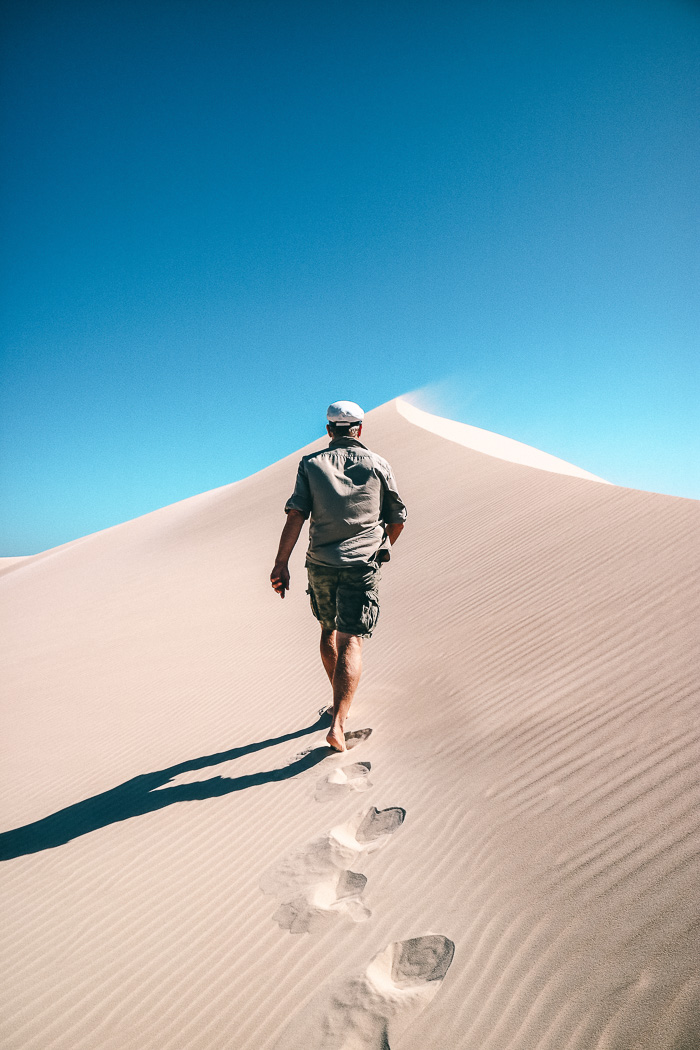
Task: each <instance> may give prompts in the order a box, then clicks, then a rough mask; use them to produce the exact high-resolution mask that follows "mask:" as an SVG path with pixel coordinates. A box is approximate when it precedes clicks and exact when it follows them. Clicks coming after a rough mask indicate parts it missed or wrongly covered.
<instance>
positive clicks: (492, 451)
mask: <svg viewBox="0 0 700 1050" xmlns="http://www.w3.org/2000/svg"><path fill="white" fill-rule="evenodd" d="M396 409H397V411H398V412H400V413H401V415H402V416H403V417H404V419H407V420H408V421H409V422H410V423H415V425H416V426H418V427H423V429H424V430H429V431H430V433H431V434H438V435H439V436H440V437H443V438H446V439H447V440H448V441H454V442H455V443H456V444H458V445H464V446H465V448H472V449H474V451H475V452H483V453H484V455H486V456H494V457H495V458H496V459H504V460H507V461H508V462H509V463H520V464H521V465H522V466H525V467H537V469H538V470H550V471H553V472H554V473H555V474H568V475H570V476H571V477H574V478H587V479H588V481H599V482H601V484H603V485H610V484H611V483H610V482H609V481H606V480H605V479H604V478H599V477H597V476H596V475H595V474H591V473H589V471H587V470H583V469H582V468H581V467H576V466H574V464H573V463H567V462H566V460H564V459H559V458H558V457H557V456H551V455H550V454H549V452H541V451H540V449H538V448H533V446H532V445H525V444H523V442H522V441H516V440H515V439H514V438H509V437H504V436H503V435H502V434H494V433H492V431H490V430H482V429H481V427H473V426H471V424H469V423H458V422H457V421H456V420H454V419H446V418H444V417H443V416H436V415H433V414H432V413H431V412H426V411H424V410H423V409H422V408H417V407H416V405H412V404H411V403H410V401H406V400H405V399H404V398H397V399H396Z"/></svg>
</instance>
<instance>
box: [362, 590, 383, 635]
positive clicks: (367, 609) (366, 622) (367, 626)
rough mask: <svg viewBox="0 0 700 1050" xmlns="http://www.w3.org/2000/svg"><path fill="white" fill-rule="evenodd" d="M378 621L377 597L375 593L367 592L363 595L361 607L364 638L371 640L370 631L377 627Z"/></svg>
mask: <svg viewBox="0 0 700 1050" xmlns="http://www.w3.org/2000/svg"><path fill="white" fill-rule="evenodd" d="M378 619H379V595H378V594H377V592H376V591H367V592H366V594H365V600H364V604H363V606H362V616H361V620H362V626H363V628H364V631H365V636H366V637H367V638H371V636H372V631H373V630H374V628H375V627H376V626H377V620H378Z"/></svg>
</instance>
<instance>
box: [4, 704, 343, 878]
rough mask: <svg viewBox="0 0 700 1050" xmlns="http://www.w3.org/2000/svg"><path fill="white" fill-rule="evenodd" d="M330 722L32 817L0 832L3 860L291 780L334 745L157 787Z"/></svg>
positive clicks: (325, 716)
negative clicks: (257, 767) (258, 768)
mask: <svg viewBox="0 0 700 1050" xmlns="http://www.w3.org/2000/svg"><path fill="white" fill-rule="evenodd" d="M329 725H330V718H329V716H328V714H327V713H326V712H324V713H323V714H321V715H320V716H319V718H318V719H317V721H316V722H314V724H313V725H310V726H307V727H306V728H305V729H298V730H297V731H296V732H294V733H286V734H285V735H284V736H277V737H271V738H270V739H269V740H261V741H259V742H258V743H256V744H247V745H246V746H245V747H233V748H231V749H230V750H229V751H220V752H219V753H218V754H216V755H203V756H202V757H201V758H193V759H190V760H189V761H186V762H179V763H178V764H177V765H175V766H169V767H168V768H167V769H161V770H159V771H158V772H156V773H143V774H141V776H138V777H134V778H133V779H132V780H127V781H126V783H124V784H120V785H119V787H115V788H111V789H110V790H109V791H103V792H102V794H100V795H94V796H93V797H92V798H88V799H85V800H84V801H83V802H76V803H75V805H73V806H67V807H66V808H65V809H60V810H59V811H58V812H57V813H52V814H51V815H50V816H48V817H43V818H42V819H41V820H36V821H34V823H33V824H25V826H24V827H21V828H15V829H14V830H13V831H6V832H4V833H2V834H0V860H12V859H13V858H14V857H22V856H24V855H25V854H27V853H38V852H40V851H41V850H44V849H53V848H54V847H55V846H62V845H63V844H64V843H66V842H70V840H71V839H74V838H77V837H78V836H79V835H87V834H88V832H90V831H96V830H97V828H104V827H106V825H107V824H115V823H117V822H118V821H120V820H128V819H129V817H138V816H140V815H141V814H142V813H153V812H154V810H157V809H164V808H165V806H171V805H173V803H175V802H190V801H192V800H196V799H206V798H216V797H217V796H219V795H228V794H229V793H230V792H231V791H243V790H245V788H249V787H256V786H257V785H258V784H271V783H273V782H275V781H278V780H289V779H290V778H291V777H295V776H297V775H298V774H299V773H303V772H304V770H306V769H311V767H312V766H315V765H317V764H318V763H319V762H321V761H322V760H323V759H324V758H326V757H327V756H328V755H329V754H331V753H332V751H331V748H329V747H315V748H313V749H312V750H311V751H309V753H308V754H306V755H303V756H302V757H301V758H299V759H297V760H296V761H295V762H292V763H291V764H290V765H287V766H283V767H282V768H281V769H271V770H269V771H268V772H265V773H250V774H248V775H247V776H242V777H233V778H231V777H222V776H215V777H211V778H210V779H207V780H199V781H197V782H196V783H195V784H174V785H173V786H172V787H166V788H164V789H163V790H162V791H158V790H156V789H157V788H161V787H163V785H165V784H167V783H168V781H169V780H172V779H173V777H176V776H178V775H179V774H180V773H189V772H190V771H192V770H194V769H204V768H205V767H206V766H213V765H216V764H217V763H219V762H230V761H231V760H232V759H235V758H241V757H242V756H243V755H250V754H252V753H253V752H254V751H263V750H264V749H265V748H268V747H274V746H275V744H282V743H284V742H285V741H287V740H296V739H298V738H299V737H302V736H306V735H307V734H308V733H315V732H317V731H318V730H320V729H325V728H327V727H328V726H329Z"/></svg>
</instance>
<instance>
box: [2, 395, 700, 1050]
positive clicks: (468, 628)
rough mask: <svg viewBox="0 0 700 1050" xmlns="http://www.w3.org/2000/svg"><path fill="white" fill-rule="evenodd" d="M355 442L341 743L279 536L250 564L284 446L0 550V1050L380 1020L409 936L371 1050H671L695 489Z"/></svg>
mask: <svg viewBox="0 0 700 1050" xmlns="http://www.w3.org/2000/svg"><path fill="white" fill-rule="evenodd" d="M364 436H365V438H366V440H367V443H368V445H370V447H372V448H374V449H375V450H376V451H377V452H379V453H381V454H383V455H385V456H386V457H387V458H388V459H389V460H390V461H391V463H392V465H393V467H394V470H395V473H396V475H397V479H398V482H399V488H400V490H401V492H402V495H403V496H404V498H405V500H406V503H407V505H408V508H409V522H408V525H407V528H406V531H405V533H404V535H403V536H402V538H401V540H400V544H399V545H398V546H397V548H396V551H395V556H394V558H393V559H392V562H391V563H390V565H389V566H388V567H387V568H386V569H385V570H384V580H383V591H382V614H381V619H380V624H379V627H378V630H377V633H376V635H375V637H374V638H373V639H372V641H371V642H369V643H368V644H367V645H366V647H365V654H366V656H365V674H364V677H363V680H362V684H361V687H360V692H359V694H358V697H357V700H356V702H355V705H354V707H353V711H352V714H351V728H352V729H353V730H360V729H365V728H368V729H369V728H371V730H372V733H371V735H367V734H364V736H363V735H362V734H360V735H359V736H358V738H357V746H356V747H354V748H353V750H352V751H351V752H349V753H348V755H347V756H342V757H327V756H326V753H325V751H324V750H323V749H322V747H321V745H322V742H323V738H324V735H325V729H324V726H323V723H322V722H319V721H318V720H317V711H318V709H319V707H321V706H322V705H323V704H324V703H325V702H326V701H327V698H328V687H327V683H326V682H325V680H324V676H323V672H322V670H321V666H320V661H318V659H317V656H316V646H317V630H316V625H315V623H314V621H313V620H312V618H311V616H310V613H309V611H308V606H307V602H308V599H307V598H306V595H305V594H304V589H305V582H304V573H303V546H304V545H305V543H302V544H300V547H299V549H298V550H297V551H296V552H295V555H294V558H293V561H292V566H291V569H292V590H291V592H290V594H289V595H288V597H287V598H286V599H285V600H284V602H281V601H280V600H279V598H277V597H276V596H275V595H274V594H273V592H272V590H271V589H270V588H269V584H268V582H267V581H268V575H269V572H270V569H271V566H272V561H273V557H274V552H275V550H276V545H277V540H278V536H279V532H280V528H281V525H282V523H283V514H282V505H283V503H284V500H285V498H286V497H287V496H288V494H289V493H290V491H291V488H292V485H293V480H294V474H295V469H296V463H297V460H298V455H296V454H295V455H294V456H292V457H289V458H288V459H286V460H282V461H281V462H280V463H277V464H275V465H273V466H272V467H270V468H268V469H267V470H264V471H262V472H261V473H259V474H257V475H254V476H252V477H250V478H248V479H246V480H244V481H241V482H238V483H236V484H234V485H231V486H227V487H224V488H222V489H218V490H215V491H213V492H210V493H206V494H204V495H202V496H197V497H194V498H193V499H190V500H186V501H184V502H182V503H180V504H176V505H174V506H172V507H167V508H164V509H163V510H161V511H157V512H155V513H154V514H150V515H147V516H145V517H143V518H140V519H137V520H135V521H132V522H128V523H126V524H124V525H120V526H117V527H115V528H113V529H108V530H106V531H104V532H102V533H97V534H95V535H94V536H91V537H86V538H84V539H82V540H78V541H75V543H72V544H67V545H64V546H63V547H61V548H58V549H57V550H56V551H53V552H46V553H45V554H42V555H38V556H37V557H36V558H31V559H26V560H24V559H23V560H21V561H19V562H17V563H16V564H15V565H14V567H13V566H8V567H7V569H8V571H6V572H5V574H4V575H3V577H2V579H1V580H0V591H1V593H2V607H3V611H4V612H3V615H4V617H5V618H6V623H5V624H4V625H3V636H4V639H5V645H4V652H5V656H4V667H3V681H4V683H5V685H4V687H3V688H4V692H5V694H6V700H5V702H4V707H5V710H6V712H7V716H6V719H5V721H6V727H5V732H4V741H5V746H6V748H7V757H6V758H5V760H4V763H3V798H4V800H5V802H4V809H3V828H4V829H7V830H8V831H10V829H17V828H24V830H23V831H20V832H15V833H14V834H8V835H6V836H4V837H3V839H2V842H3V846H4V849H5V855H6V856H9V857H11V859H8V860H6V861H5V862H4V863H3V864H2V865H0V875H1V878H2V887H3V888H2V893H3V913H4V915H5V916H6V923H5V926H6V930H5V937H4V954H5V958H4V962H3V971H4V974H5V978H6V979H5V981H4V986H5V987H4V990H3V992H2V997H3V1006H2V1017H3V1034H2V1045H3V1046H4V1047H7V1048H12V1050H15V1048H22V1050H24V1048H30V1047H31V1048H36V1050H49V1048H61V1050H88V1048H90V1050H98V1048H99V1050H127V1048H129V1050H131V1048H136V1047H138V1048H139V1050H146V1048H148V1050H175V1048H183V1050H184V1048H187V1050H189V1048H197V1050H200V1048H201V1050H218V1048H221V1050H224V1048H225V1050H233V1048H235V1050H244V1048H246V1050H247V1048H250V1050H258V1048H270V1050H271V1048H273V1047H274V1046H276V1045H277V1044H278V1043H279V1046H280V1047H285V1048H288V1047H290V1046H292V1047H293V1046H294V1045H295V1044H296V1045H299V1046H300V1047H302V1046H304V1045H306V1044H307V1043H308V1045H311V1039H310V1038H308V1039H307V1036H306V1035H305V1034H304V1032H305V1028H304V1026H305V1024H308V1025H311V1026H312V1027H313V1032H314V1033H315V1035H314V1038H316V1036H317V1035H318V1031H319V1030H320V1028H319V1026H322V1025H324V1024H325V1025H327V1026H330V1027H329V1028H328V1031H330V1030H331V1028H332V1026H333V1025H336V1027H337V1026H338V1025H339V1026H340V1029H339V1030H342V1029H343V1025H344V1024H345V1023H347V1024H350V1023H352V1024H353V1025H354V1026H355V1028H354V1031H355V1033H356V1041H355V1042H354V1043H352V1046H355V1047H365V1046H367V1047H373V1046H381V1045H382V1044H381V1042H377V1041H376V1040H377V1038H378V1036H377V1033H378V1032H379V1028H378V1027H377V1026H376V1025H375V1024H374V1022H373V1020H372V1018H373V1014H372V1011H373V1009H374V1008H375V1006H376V1004H377V1002H379V1003H380V1005H381V1004H382V1003H388V1002H389V1001H390V1000H391V1002H393V1001H394V1000H393V999H392V998H391V997H392V996H394V998H396V997H397V996H398V995H399V992H397V991H396V988H397V987H399V986H400V985H401V981H402V980H403V978H402V973H403V972H404V971H403V970H402V968H401V967H402V965H403V963H401V964H397V963H396V959H403V958H404V957H406V958H408V957H410V955H411V951H412V950H413V949H412V948H411V946H413V945H418V946H419V947H420V945H423V944H428V946H430V945H437V946H438V949H439V950H438V949H436V950H438V955H439V956H440V958H445V959H448V957H449V959H451V954H450V953H451V948H450V947H449V946H450V945H451V944H454V959H453V960H452V962H451V965H449V961H448V962H447V963H444V964H442V963H441V964H440V965H441V966H442V969H441V970H440V978H441V979H442V977H443V976H444V981H443V983H442V986H441V987H439V990H438V991H437V994H436V995H435V996H434V997H433V992H434V991H435V988H436V987H437V985H436V984H435V985H430V984H424V985H423V986H422V988H423V990H421V989H420V988H419V990H418V992H416V995H415V996H414V998H415V1002H416V1003H418V1005H419V1006H421V1008H422V1012H421V1011H418V1012H417V1013H415V1016H414V1015H413V1014H412V1015H411V1017H410V1021H411V1023H410V1024H409V1026H408V1027H407V1028H405V1029H404V1030H403V1031H399V1030H400V1028H401V1025H399V1026H398V1028H397V1029H396V1031H397V1032H399V1034H398V1036H397V1037H396V1041H395V1042H393V1040H394V1035H393V1034H391V1039H392V1045H393V1046H394V1048H395V1050H396V1047H399V1048H400V1050H425V1048H426V1047H434V1048H440V1050H442V1048H448V1047H449V1048H465V1050H467V1048H469V1050H472V1048H473V1050H506V1048H508V1050H533V1048H537V1050H563V1048H569V1050H590V1048H594V1047H595V1048H599V1050H623V1048H624V1050H627V1048H629V1050H632V1048H647V1047H648V1048H653V1050H690V1048H691V1047H694V1046H697V1045H698V1035H697V1033H698V1031H700V1010H699V1007H698V1003H699V1002H700V980H699V979H698V947H697V945H698V928H697V927H698V899H699V896H700V894H699V890H700V886H699V883H700V876H699V872H700V868H699V867H698V852H699V847H700V830H699V827H698V825H699V824H700V810H699V808H698V802H699V801H700V798H699V795H700V790H699V788H698V772H697V771H698V760H699V759H700V753H699V752H700V747H699V744H698V737H699V736H700V719H698V717H697V706H695V709H693V704H694V701H695V702H696V697H697V667H698V661H697V637H696V636H695V635H694V633H693V630H694V628H693V627H692V626H691V625H692V624H693V622H697V612H698V610H697V604H698V590H699V588H698V555H697V548H698V544H697V536H698V521H699V518H700V504H698V503H696V502H694V501H690V500H682V499H677V498H673V497H667V496H660V495H655V494H651V493H644V492H638V491H633V490H626V489H621V488H617V487H614V486H610V485H602V484H599V483H598V482H596V481H589V480H585V479H582V478H580V477H571V476H563V475H560V474H557V473H552V472H551V471H544V470H538V469H535V468H534V467H529V466H523V465H520V464H515V463H509V462H505V461H503V460H501V459H496V458H493V457H492V456H490V455H484V454H483V452H477V451H475V450H473V449H470V448H468V447H463V446H461V445H459V444H457V443H455V442H454V441H451V440H446V439H445V438H444V437H441V436H439V435H438V434H435V433H431V432H428V431H426V430H425V429H423V428H422V427H419V426H417V425H415V424H414V423H412V422H410V421H409V420H407V419H406V418H404V416H402V415H401V414H400V413H399V412H398V411H397V408H396V405H395V403H389V404H388V405H385V406H383V407H381V408H379V409H377V410H375V411H374V412H372V413H370V414H369V415H368V417H367V422H366V427H365V432H364ZM321 444H322V443H321V442H319V443H318V445H316V446H311V447H320V445H321ZM303 539H305V534H304V537H303ZM309 748H311V751H310V753H309V754H307V755H306V756H305V757H303V758H301V759H298V760H296V761H295V756H297V755H298V754H299V753H300V752H302V751H303V750H304V749H309ZM168 792H170V793H171V794H170V795H168ZM89 800H91V801H89ZM79 804H81V805H79ZM56 814H58V815H56ZM52 815H54V816H52ZM45 818H47V819H45ZM334 829H335V830H334ZM263 891H264V892H263ZM290 929H292V930H300V931H305V932H298V933H296V932H291V933H290V932H289V931H290ZM427 935H433V936H432V940H430V941H427V942H423V941H420V942H419V941H416V940H414V939H415V938H420V937H425V936H427ZM397 941H402V942H404V947H400V948H396V949H392V950H391V951H389V949H387V945H389V944H391V943H392V942H397ZM406 944H407V945H409V948H406V947H405V945H406ZM385 949H386V951H385ZM387 952H389V954H388V955H387ZM382 953H383V954H382ZM392 953H393V954H392ZM440 953H442V954H440ZM375 957H376V959H378V960H379V962H375V963H373V964H372V967H373V968H374V969H372V967H370V972H371V973H374V972H375V971H376V972H377V973H379V974H380V978H381V979H380V978H377V980H378V981H379V984H378V985H377V986H376V987H377V988H380V992H379V993H377V995H375V996H374V998H373V999H372V996H370V995H369V993H368V992H367V987H368V986H367V985H366V984H365V985H363V984H362V980H364V978H362V980H361V979H360V978H358V977H353V975H358V974H362V973H363V972H364V971H365V970H366V969H367V966H368V964H369V962H370V960H371V959H373V958H375ZM387 959H388V960H389V961H388V962H382V960H387ZM392 959H393V960H394V962H392V961H391V960H392ZM411 965H413V963H411ZM423 965H424V964H423V962H422V961H421V962H420V963H419V965H418V968H419V969H420V966H423ZM397 966H398V969H397ZM446 966H449V969H448V970H447V971H446V972H445V968H446ZM382 967H384V969H382ZM409 968H410V967H409ZM404 969H405V967H404ZM413 972H414V974H415V972H417V971H416V970H415V969H414V971H413ZM426 972H427V971H426ZM381 974H384V975H385V976H384V977H382V976H381ZM397 974H398V976H397ZM387 975H389V976H387ZM392 982H393V983H392ZM396 982H398V984H397V983H396ZM373 987H374V986H373ZM338 989H340V991H338ZM425 989H427V990H425ZM409 991H410V989H409ZM424 991H425V994H424ZM410 994H411V995H413V991H411V993H410ZM377 996H378V998H377ZM383 996H384V998H382V997H383ZM421 996H423V998H422V999H421ZM431 998H432V1001H430V1002H429V1001H428V1000H429V999H431ZM326 999H327V1002H328V1009H327V1011H326V1008H325V1006H324V1002H325V1001H326ZM396 1001H397V1002H398V999H397V1000H396ZM412 1001H413V1000H412ZM372 1003H374V1005H372ZM423 1007H424V1008H423ZM382 1009H384V1007H383V1006H382ZM387 1009H388V1008H387ZM402 1009H403V1007H402ZM324 1011H325V1012H324ZM379 1013H381V1010H379ZM324 1017H325V1020H324ZM307 1018H308V1022H307V1020H306V1019H307ZM319 1018H320V1020H319ZM404 1020H405V1021H406V1022H408V1020H409V1015H408V1013H406V1014H405V1017H404ZM365 1022H366V1023H365ZM401 1023H402V1024H403V1021H402V1022H401ZM324 1030H325V1029H324ZM329 1038H330V1037H329ZM290 1040H291V1042H290ZM373 1040H374V1041H373ZM313 1045H317V1044H316V1043H314V1044H313ZM327 1045H329V1046H341V1045H343V1044H342V1043H339V1042H337V1041H336V1042H332V1041H331V1042H329V1043H328V1044H327ZM349 1046H350V1044H348V1047H349Z"/></svg>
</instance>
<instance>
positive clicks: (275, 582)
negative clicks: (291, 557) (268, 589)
mask: <svg viewBox="0 0 700 1050" xmlns="http://www.w3.org/2000/svg"><path fill="white" fill-rule="evenodd" d="M270 583H271V584H272V587H273V589H274V590H275V591H277V593H278V594H279V596H280V598H284V592H285V591H288V590H289V569H288V567H287V563H286V562H284V561H276V562H275V567H274V569H273V570H272V572H271V573H270Z"/></svg>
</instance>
